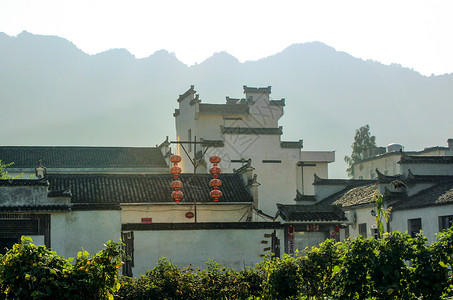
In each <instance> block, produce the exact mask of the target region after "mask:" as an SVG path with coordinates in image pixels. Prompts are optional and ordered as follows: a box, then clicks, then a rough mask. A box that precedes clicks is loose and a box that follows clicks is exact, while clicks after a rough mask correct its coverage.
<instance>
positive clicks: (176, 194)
mask: <svg viewBox="0 0 453 300" xmlns="http://www.w3.org/2000/svg"><path fill="white" fill-rule="evenodd" d="M170 161H171V162H172V163H173V167H171V169H170V172H171V174H173V178H174V179H175V180H173V181H172V182H171V183H170V186H171V188H172V189H174V191H173V192H171V198H172V199H173V200H174V201H175V202H176V203H179V202H180V201H181V199H182V197H183V195H184V194H183V193H182V192H181V191H180V189H181V188H182V182H181V181H180V180H179V179H178V176H179V174H181V168H180V167H178V163H179V162H181V156H179V155H172V156H170Z"/></svg>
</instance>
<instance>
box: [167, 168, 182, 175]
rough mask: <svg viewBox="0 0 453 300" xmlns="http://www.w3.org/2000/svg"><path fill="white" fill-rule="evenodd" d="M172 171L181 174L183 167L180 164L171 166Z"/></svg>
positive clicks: (174, 173)
mask: <svg viewBox="0 0 453 300" xmlns="http://www.w3.org/2000/svg"><path fill="white" fill-rule="evenodd" d="M170 172H171V174H173V175H179V174H181V168H180V167H178V166H174V167H171V169H170Z"/></svg>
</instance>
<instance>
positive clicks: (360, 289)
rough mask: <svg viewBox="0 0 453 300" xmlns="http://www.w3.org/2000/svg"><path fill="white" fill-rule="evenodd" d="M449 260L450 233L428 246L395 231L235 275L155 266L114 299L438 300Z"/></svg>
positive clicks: (446, 284)
mask: <svg viewBox="0 0 453 300" xmlns="http://www.w3.org/2000/svg"><path fill="white" fill-rule="evenodd" d="M452 257H453V228H451V229H449V230H448V231H446V232H444V233H442V234H440V235H439V237H438V240H437V242H435V243H433V244H431V245H427V243H426V238H424V237H422V236H421V235H418V236H417V237H416V238H411V237H410V236H409V235H407V234H402V233H399V232H392V233H385V234H384V235H383V236H382V238H381V239H373V238H369V239H365V238H363V237H358V238H356V239H348V240H346V241H345V242H343V243H335V242H334V241H333V240H326V241H325V242H324V243H322V244H321V245H319V247H313V248H311V249H308V250H306V251H305V252H304V253H296V255H295V256H285V257H283V258H282V259H279V258H272V257H268V258H266V259H264V260H263V261H261V262H260V263H259V264H257V265H256V267H255V268H246V269H244V270H242V271H234V270H232V269H228V268H223V267H222V266H220V265H219V264H216V263H215V262H213V261H210V262H208V265H207V268H206V269H192V268H188V269H179V268H177V267H176V266H175V265H173V264H172V263H170V262H168V261H166V260H161V261H160V262H159V264H158V266H156V267H155V268H154V269H153V270H151V271H149V272H148V273H147V274H146V275H145V276H141V277H140V278H139V279H136V280H133V279H131V278H123V279H122V285H121V289H120V290H119V292H118V293H117V299H384V300H385V299H441V298H442V297H444V296H445V295H447V294H448V293H449V289H450V285H451V284H452V282H453V277H452V274H451V266H452V262H453V260H452Z"/></svg>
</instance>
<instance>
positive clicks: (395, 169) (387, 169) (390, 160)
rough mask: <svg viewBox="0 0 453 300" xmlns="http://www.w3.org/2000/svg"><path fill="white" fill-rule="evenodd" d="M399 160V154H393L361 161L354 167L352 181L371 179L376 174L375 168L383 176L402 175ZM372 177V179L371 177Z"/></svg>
mask: <svg viewBox="0 0 453 300" xmlns="http://www.w3.org/2000/svg"><path fill="white" fill-rule="evenodd" d="M400 159H401V153H399V152H394V153H392V154H386V155H384V156H381V157H376V158H375V159H372V160H368V161H363V162H360V163H358V164H356V165H355V166H354V179H360V177H362V179H373V178H374V177H375V176H377V174H376V168H377V169H378V170H379V172H381V173H383V174H385V175H389V176H392V175H398V174H402V171H401V168H400V165H399V164H398V161H400ZM373 176H374V177H373Z"/></svg>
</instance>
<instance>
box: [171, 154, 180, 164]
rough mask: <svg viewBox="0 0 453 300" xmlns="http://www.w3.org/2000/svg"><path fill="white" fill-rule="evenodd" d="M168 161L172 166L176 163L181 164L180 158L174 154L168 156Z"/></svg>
mask: <svg viewBox="0 0 453 300" xmlns="http://www.w3.org/2000/svg"><path fill="white" fill-rule="evenodd" d="M170 161H171V162H172V163H174V164H177V163H179V162H181V156H179V155H176V154H175V155H172V156H170Z"/></svg>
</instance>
